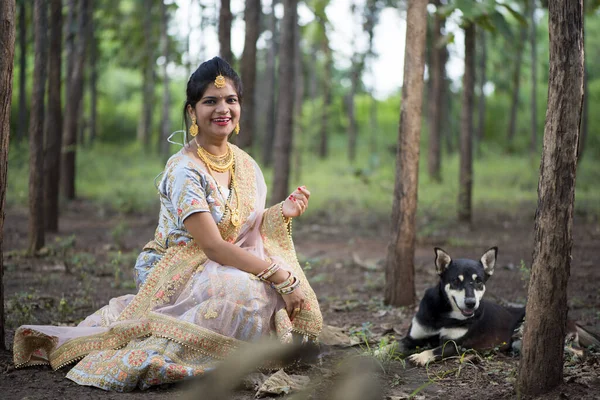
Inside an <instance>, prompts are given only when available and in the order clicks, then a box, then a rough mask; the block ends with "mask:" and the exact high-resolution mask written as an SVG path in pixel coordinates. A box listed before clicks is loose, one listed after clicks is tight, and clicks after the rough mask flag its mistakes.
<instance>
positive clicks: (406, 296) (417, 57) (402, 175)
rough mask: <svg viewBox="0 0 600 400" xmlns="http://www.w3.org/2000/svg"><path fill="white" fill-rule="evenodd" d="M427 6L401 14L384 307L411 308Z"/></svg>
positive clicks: (414, 5) (421, 0)
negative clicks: (397, 116)
mask: <svg viewBox="0 0 600 400" xmlns="http://www.w3.org/2000/svg"><path fill="white" fill-rule="evenodd" d="M427 3H428V0H410V1H409V2H408V10H407V14H406V47H405V53H404V82H403V84H402V101H401V103H400V104H401V106H400V130H399V132H398V148H397V152H396V183H395V187H394V205H393V209H392V235H391V236H392V238H391V242H390V244H389V247H388V251H387V258H386V269H385V302H386V304H391V305H394V306H406V305H410V304H413V302H414V298H415V283H414V257H415V241H416V226H415V225H416V213H417V190H418V181H419V142H420V136H421V111H422V106H423V72H424V69H425V36H426V31H427Z"/></svg>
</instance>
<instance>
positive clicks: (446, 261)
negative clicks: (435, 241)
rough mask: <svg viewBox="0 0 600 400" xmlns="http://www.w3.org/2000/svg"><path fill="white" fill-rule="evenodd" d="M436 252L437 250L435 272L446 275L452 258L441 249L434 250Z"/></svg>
mask: <svg viewBox="0 0 600 400" xmlns="http://www.w3.org/2000/svg"><path fill="white" fill-rule="evenodd" d="M434 250H435V271H436V272H437V273H438V275H441V274H443V273H444V271H445V270H446V268H448V266H449V265H450V263H451V262H452V258H450V255H449V254H448V253H446V252H445V251H444V250H442V249H440V248H439V247H436V248H434Z"/></svg>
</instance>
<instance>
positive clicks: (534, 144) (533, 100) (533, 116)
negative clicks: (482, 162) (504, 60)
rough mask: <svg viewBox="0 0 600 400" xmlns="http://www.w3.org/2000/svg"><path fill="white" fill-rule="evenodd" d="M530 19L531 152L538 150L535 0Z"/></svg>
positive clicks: (532, 3) (530, 11)
mask: <svg viewBox="0 0 600 400" xmlns="http://www.w3.org/2000/svg"><path fill="white" fill-rule="evenodd" d="M530 1H531V4H530V6H529V21H530V24H531V32H530V35H531V142H530V147H529V150H530V152H531V154H535V153H536V151H537V130H538V127H537V40H536V33H537V28H536V24H535V1H536V0H530Z"/></svg>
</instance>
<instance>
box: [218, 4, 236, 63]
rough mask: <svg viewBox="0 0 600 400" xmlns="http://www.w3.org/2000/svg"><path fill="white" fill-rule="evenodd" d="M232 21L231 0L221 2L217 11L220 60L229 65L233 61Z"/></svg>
mask: <svg viewBox="0 0 600 400" xmlns="http://www.w3.org/2000/svg"><path fill="white" fill-rule="evenodd" d="M232 21H233V15H232V14H231V0H221V10H220V11H219V45H220V46H221V58H223V59H225V61H227V62H228V63H229V64H231V65H233V64H234V61H235V60H234V59H233V53H232V51H231V23H232Z"/></svg>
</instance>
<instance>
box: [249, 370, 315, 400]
mask: <svg viewBox="0 0 600 400" xmlns="http://www.w3.org/2000/svg"><path fill="white" fill-rule="evenodd" d="M309 382H310V378H309V377H308V376H303V375H288V374H286V373H285V371H284V370H282V369H280V370H279V371H277V372H275V373H274V374H273V375H271V376H270V377H269V378H267V380H266V381H265V382H264V383H263V384H262V386H261V387H260V388H259V389H258V391H257V392H256V394H255V395H254V397H256V398H259V397H264V396H266V395H270V394H275V395H280V394H288V393H290V392H292V391H298V390H302V389H304V388H306V386H307V385H308V383H309Z"/></svg>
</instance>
